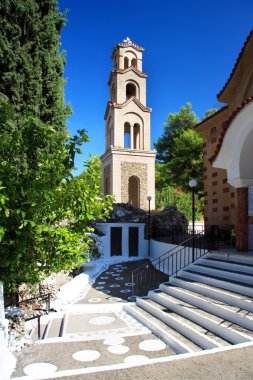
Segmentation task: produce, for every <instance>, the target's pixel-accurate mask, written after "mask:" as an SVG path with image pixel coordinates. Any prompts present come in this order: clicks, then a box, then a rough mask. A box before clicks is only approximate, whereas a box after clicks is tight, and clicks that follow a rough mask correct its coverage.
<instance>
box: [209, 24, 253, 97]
mask: <svg viewBox="0 0 253 380" xmlns="http://www.w3.org/2000/svg"><path fill="white" fill-rule="evenodd" d="M252 36H253V29H252V30H251V32H250V34H249V35H248V37H247V39H246V41H245V42H244V45H243V47H242V49H241V51H240V54H239V55H238V57H237V60H236V63H235V65H234V68H233V70H232V71H231V73H230V76H229V78H228V79H227V81H226V83H225V85H224V86H223V88H222V89H221V91H220V92H219V93H218V94H217V98H218V99H219V97H220V96H221V95H222V94H223V92H224V91H225V88H226V87H227V85H228V84H229V82H230V81H231V79H232V77H233V75H234V73H235V71H236V69H237V66H238V65H239V62H240V60H241V57H242V55H243V53H244V50H245V48H246V46H247V44H248V42H249V40H250V39H251V37H252Z"/></svg>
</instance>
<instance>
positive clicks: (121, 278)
mask: <svg viewBox="0 0 253 380" xmlns="http://www.w3.org/2000/svg"><path fill="white" fill-rule="evenodd" d="M115 280H117V281H120V280H124V277H115Z"/></svg>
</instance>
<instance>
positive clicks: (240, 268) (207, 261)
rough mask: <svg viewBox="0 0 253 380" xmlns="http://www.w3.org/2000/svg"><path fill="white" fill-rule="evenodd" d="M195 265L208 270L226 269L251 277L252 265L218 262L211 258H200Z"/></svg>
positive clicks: (225, 261) (252, 272)
mask: <svg viewBox="0 0 253 380" xmlns="http://www.w3.org/2000/svg"><path fill="white" fill-rule="evenodd" d="M197 264H201V265H205V266H207V267H210V268H212V267H213V268H218V269H226V270H227V271H233V272H238V273H244V274H249V275H252V276H253V265H250V264H244V263H237V262H236V261H231V260H218V259H215V258H212V257H209V258H206V257H204V258H201V259H199V260H198V262H197Z"/></svg>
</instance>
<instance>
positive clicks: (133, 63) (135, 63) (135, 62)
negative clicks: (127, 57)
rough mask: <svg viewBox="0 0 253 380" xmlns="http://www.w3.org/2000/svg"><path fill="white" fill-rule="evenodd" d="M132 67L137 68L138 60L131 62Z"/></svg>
mask: <svg viewBox="0 0 253 380" xmlns="http://www.w3.org/2000/svg"><path fill="white" fill-rule="evenodd" d="M131 66H133V67H136V66H137V60H136V58H133V59H132V61H131Z"/></svg>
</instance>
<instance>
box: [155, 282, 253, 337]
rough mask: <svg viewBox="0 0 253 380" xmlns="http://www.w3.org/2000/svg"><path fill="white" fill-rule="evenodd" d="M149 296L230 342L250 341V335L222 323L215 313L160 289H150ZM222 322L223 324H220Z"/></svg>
mask: <svg viewBox="0 0 253 380" xmlns="http://www.w3.org/2000/svg"><path fill="white" fill-rule="evenodd" d="M149 297H150V298H151V299H152V300H153V301H155V302H157V303H159V304H160V305H162V306H164V307H166V308H168V309H169V310H172V311H173V312H175V313H177V314H179V315H181V316H183V317H185V318H187V319H189V320H190V321H192V322H195V323H196V324H198V325H200V326H202V327H204V328H205V329H207V330H208V331H211V332H212V333H214V334H215V335H216V336H219V337H221V338H223V339H224V340H226V341H228V342H230V343H232V344H239V343H245V342H249V341H251V337H250V336H249V335H246V334H244V333H241V332H240V331H236V330H234V329H232V328H230V327H228V326H226V325H225V324H224V320H223V319H221V318H219V317H217V316H216V315H213V314H210V313H208V312H205V311H204V310H201V309H198V308H197V307H194V306H193V305H191V304H190V303H187V302H185V301H182V300H179V299H177V298H175V297H173V296H171V295H168V294H165V293H163V292H161V291H160V290H157V291H150V292H149ZM222 324H223V325H222Z"/></svg>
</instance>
